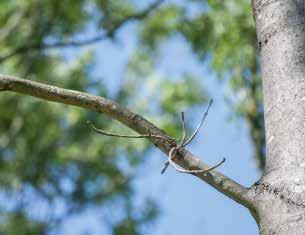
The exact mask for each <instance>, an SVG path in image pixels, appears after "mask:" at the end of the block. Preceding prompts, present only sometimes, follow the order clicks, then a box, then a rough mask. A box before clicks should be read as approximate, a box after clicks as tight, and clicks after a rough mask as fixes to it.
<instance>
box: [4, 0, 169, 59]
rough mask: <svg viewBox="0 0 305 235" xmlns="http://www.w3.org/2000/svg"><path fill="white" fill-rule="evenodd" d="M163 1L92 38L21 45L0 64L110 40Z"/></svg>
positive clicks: (160, 0) (122, 20)
mask: <svg viewBox="0 0 305 235" xmlns="http://www.w3.org/2000/svg"><path fill="white" fill-rule="evenodd" d="M163 1H164V0H158V1H156V2H154V3H152V4H151V5H150V6H148V7H147V8H146V9H144V10H143V11H140V12H136V13H134V14H131V15H129V16H126V17H124V18H123V19H121V20H118V21H116V22H113V26H112V27H111V28H110V29H108V30H107V31H106V32H104V33H101V34H99V35H97V36H94V37H92V38H88V39H83V40H76V39H74V40H73V39H71V40H66V41H57V42H52V43H44V42H39V43H36V44H26V45H22V46H20V47H17V48H15V49H14V50H13V51H11V52H9V53H7V54H6V55H3V56H0V63H3V62H4V61H5V60H7V59H10V58H11V57H13V56H15V55H18V54H23V53H26V52H28V51H31V50H47V49H54V48H62V47H81V46H86V45H90V44H94V43H97V42H100V41H102V40H105V39H108V38H111V37H112V36H113V35H114V34H115V32H116V31H118V30H119V29H120V28H121V27H122V26H123V25H124V24H125V23H127V22H129V21H131V20H141V19H143V18H145V17H146V16H148V15H149V14H150V13H151V12H152V11H153V10H155V9H156V8H157V7H159V6H160V4H161V3H162V2H163Z"/></svg>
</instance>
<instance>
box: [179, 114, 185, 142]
mask: <svg viewBox="0 0 305 235" xmlns="http://www.w3.org/2000/svg"><path fill="white" fill-rule="evenodd" d="M181 122H182V140H181V142H180V144H179V146H180V147H182V146H183V145H184V142H185V139H186V131H185V121H184V112H181Z"/></svg>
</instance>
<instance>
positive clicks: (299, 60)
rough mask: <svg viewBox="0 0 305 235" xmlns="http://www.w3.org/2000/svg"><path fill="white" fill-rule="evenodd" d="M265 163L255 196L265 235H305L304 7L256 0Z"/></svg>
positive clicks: (300, 2)
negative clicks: (264, 128)
mask: <svg viewBox="0 0 305 235" xmlns="http://www.w3.org/2000/svg"><path fill="white" fill-rule="evenodd" d="M252 4H253V12H254V18H255V21H256V30H257V37H258V41H259V47H260V50H261V62H262V72H263V89H264V108H265V127H266V142H267V162H266V168H265V171H264V175H263V177H262V178H261V180H260V181H259V182H257V183H256V184H254V186H253V187H252V190H251V194H252V196H253V202H254V207H255V210H256V214H257V220H258V224H259V228H260V233H261V234H262V235H267V234H268V235H269V234H276V235H282V234H285V235H286V234H298V235H300V234H305V1H304V0H253V1H252Z"/></svg>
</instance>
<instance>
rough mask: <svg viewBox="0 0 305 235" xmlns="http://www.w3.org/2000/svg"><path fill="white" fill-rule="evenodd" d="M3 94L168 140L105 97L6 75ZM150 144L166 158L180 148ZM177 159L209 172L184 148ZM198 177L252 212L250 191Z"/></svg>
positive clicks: (219, 177)
mask: <svg viewBox="0 0 305 235" xmlns="http://www.w3.org/2000/svg"><path fill="white" fill-rule="evenodd" d="M0 91H10V92H17V93H21V94H26V95H30V96H34V97H37V98H40V99H44V100H49V101H53V102H58V103H63V104H68V105H74V106H78V107H82V108H85V109H88V110H93V111H96V112H99V113H103V114H105V115H107V116H108V117H110V118H113V119H116V120H118V121H119V122H121V123H122V124H124V125H126V126H128V127H130V128H131V129H133V130H134V131H136V132H138V133H139V134H141V135H146V134H147V130H150V132H151V135H157V136H163V137H165V138H167V137H168V136H167V135H166V134H165V133H164V132H163V131H161V130H160V129H158V128H157V127H156V126H155V125H153V124H152V123H151V122H149V121H147V120H146V119H145V118H143V117H142V116H140V115H138V114H135V113H133V112H131V111H130V110H129V109H127V108H125V107H122V106H120V105H119V104H118V103H116V102H114V101H111V100H108V99H106V98H104V97H100V96H95V95H90V94H88V93H83V92H78V91H73V90H68V89H63V88H59V87H55V86H49V85H44V84H41V83H37V82H33V81H29V80H24V79H20V78H16V77H12V76H7V75H0ZM150 140H151V142H153V143H154V144H155V146H156V147H158V148H159V149H160V150H162V151H163V152H164V153H165V154H166V155H167V156H168V154H169V151H170V150H171V149H172V148H173V147H175V145H176V146H177V144H176V143H175V142H173V143H169V142H168V141H162V140H160V139H159V138H151V139H150ZM177 155H179V157H177V159H176V160H175V163H176V164H178V165H179V166H181V167H183V168H184V169H194V168H196V169H208V168H210V167H209V166H208V165H207V164H205V163H203V162H202V161H201V160H200V159H199V158H198V157H196V156H195V155H193V154H192V153H191V152H189V151H188V150H186V149H184V148H183V149H181V150H180V151H178V152H177ZM195 176H196V177H198V178H199V179H201V180H203V181H205V182H206V183H208V184H209V185H211V186H212V187H214V188H215V189H216V190H218V191H219V192H221V193H223V194H224V195H226V196H228V197H229V198H231V199H233V200H234V201H236V202H237V203H240V204H242V205H244V206H245V207H247V208H249V209H250V210H253V200H252V197H251V196H250V195H251V194H249V189H247V188H245V187H243V186H242V185H240V184H238V183H236V182H235V181H234V180H232V179H230V178H229V177H227V176H225V175H223V174H221V173H220V172H218V171H216V170H215V169H213V170H210V171H209V172H206V173H200V174H196V175H195Z"/></svg>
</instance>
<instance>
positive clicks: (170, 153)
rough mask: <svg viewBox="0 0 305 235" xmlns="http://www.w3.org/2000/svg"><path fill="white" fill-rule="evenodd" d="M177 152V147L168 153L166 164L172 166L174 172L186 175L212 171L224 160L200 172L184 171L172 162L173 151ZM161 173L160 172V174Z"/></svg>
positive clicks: (223, 160)
mask: <svg viewBox="0 0 305 235" xmlns="http://www.w3.org/2000/svg"><path fill="white" fill-rule="evenodd" d="M177 150H179V148H178V147H173V148H172V149H171V150H170V151H169V154H168V155H169V156H168V164H170V165H171V166H173V167H174V168H175V170H177V171H179V172H181V173H188V174H202V173H206V172H209V171H211V170H214V169H215V168H217V167H219V166H220V165H222V164H223V163H224V162H225V161H226V159H225V158H223V159H222V160H221V161H220V162H219V163H217V164H215V165H214V166H211V167H209V168H207V169H201V170H185V169H183V168H182V167H180V166H179V165H177V164H176V163H175V162H173V160H172V159H173V158H174V157H175V156H173V153H174V152H175V151H177ZM161 173H162V172H161Z"/></svg>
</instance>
